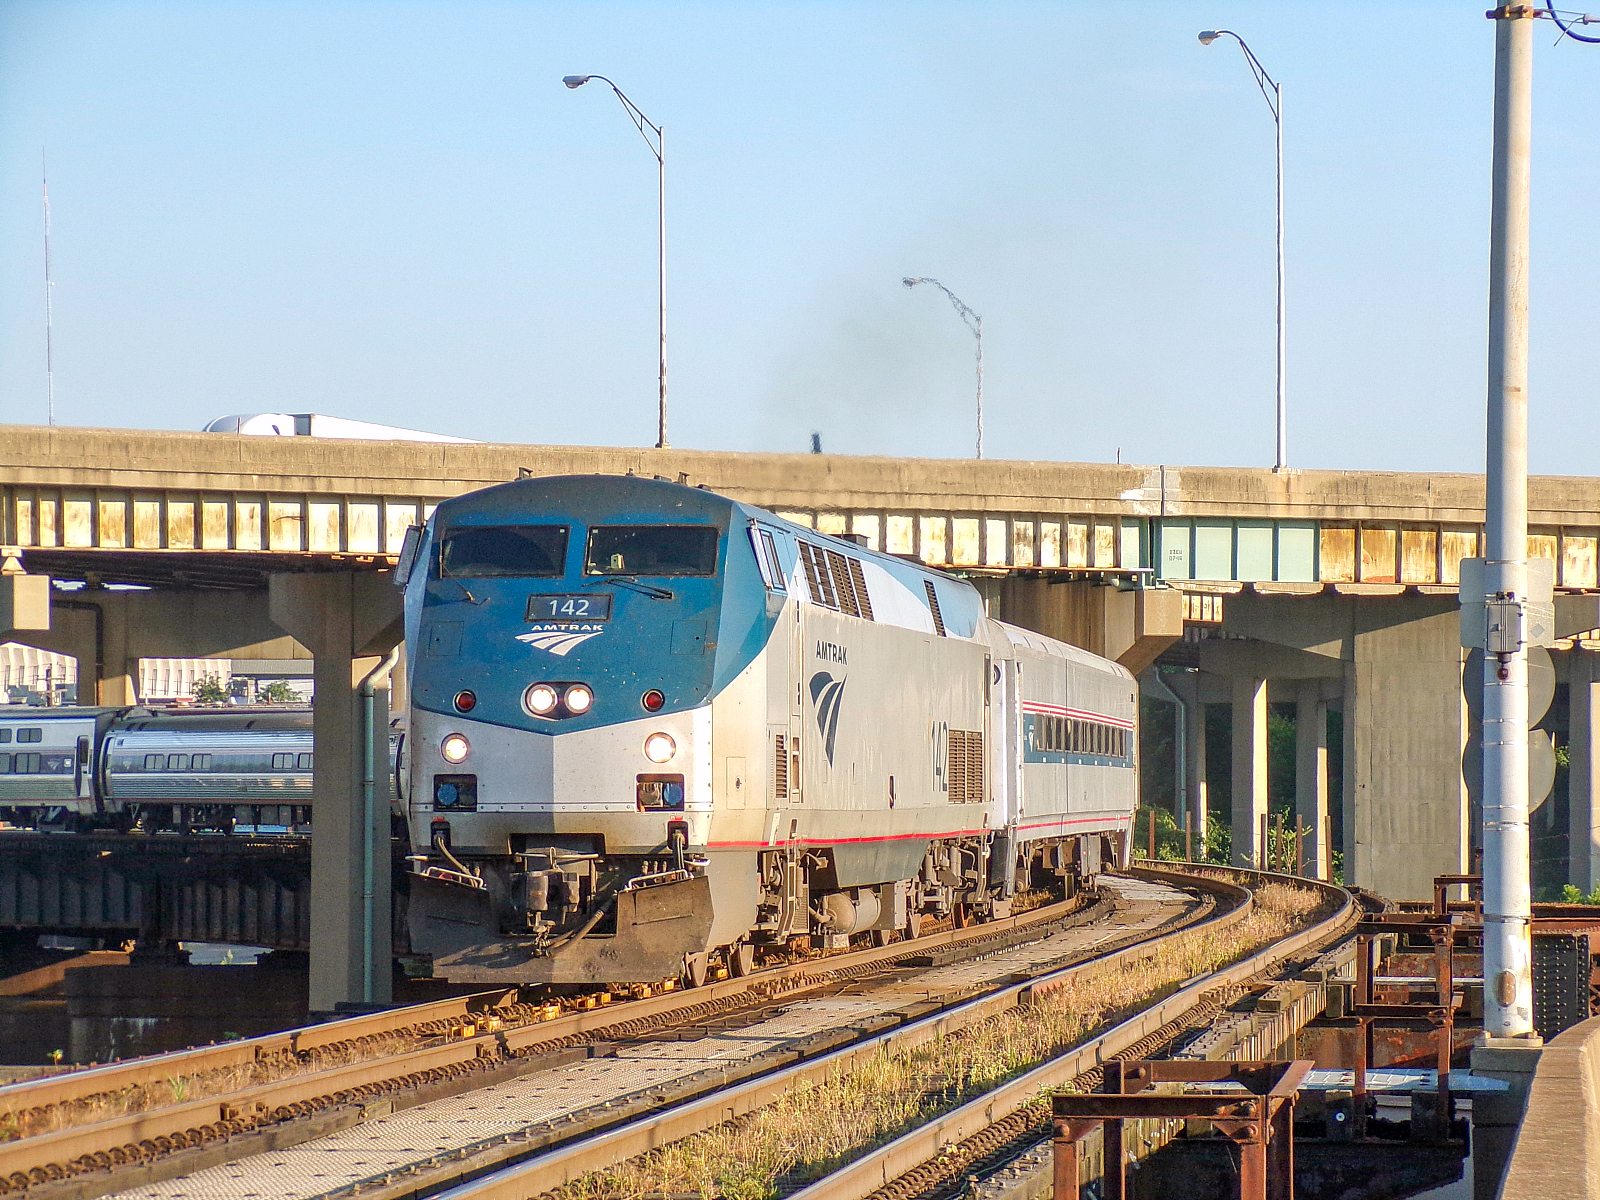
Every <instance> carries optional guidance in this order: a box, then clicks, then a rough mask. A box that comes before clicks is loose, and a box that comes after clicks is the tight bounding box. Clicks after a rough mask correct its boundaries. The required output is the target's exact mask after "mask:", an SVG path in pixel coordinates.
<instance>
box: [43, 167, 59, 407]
mask: <svg viewBox="0 0 1600 1200" xmlns="http://www.w3.org/2000/svg"><path fill="white" fill-rule="evenodd" d="M39 182H40V185H41V187H42V188H43V190H44V387H45V414H46V417H47V418H48V420H49V423H50V424H51V425H54V424H55V423H56V351H55V324H56V322H55V290H56V284H55V280H54V279H53V278H52V277H51V274H50V175H49V172H48V171H47V170H46V169H45V161H44V151H43V150H41V151H39Z"/></svg>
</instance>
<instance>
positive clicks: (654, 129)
mask: <svg viewBox="0 0 1600 1200" xmlns="http://www.w3.org/2000/svg"><path fill="white" fill-rule="evenodd" d="M591 79H598V80H599V81H600V82H601V83H603V84H605V85H606V86H607V87H609V88H610V89H611V90H612V91H613V92H615V93H616V94H617V99H618V100H620V101H622V107H623V110H624V111H625V112H627V114H628V118H629V119H630V120H631V121H632V122H633V123H634V126H635V127H636V128H637V129H638V130H639V135H640V136H641V137H643V138H644V144H645V145H646V146H649V147H650V153H651V154H653V155H655V159H656V238H657V241H656V247H657V298H658V308H659V313H660V330H661V372H660V399H659V402H658V408H657V414H656V449H658V450H665V449H667V135H666V131H665V130H664V129H662V127H661V126H659V125H657V124H656V123H655V122H653V121H652V120H650V118H649V117H647V116H645V115H644V113H643V112H642V111H640V109H639V106H638V105H637V104H635V103H634V102H633V101H632V100H630V99H628V97H627V94H626V93H625V92H623V90H622V89H621V88H619V87H618V86H617V85H616V84H614V83H612V82H611V80H609V79H607V78H606V77H605V76H604V75H568V76H565V77H564V78H563V79H562V80H561V82H562V83H564V84H566V85H567V86H568V87H569V88H581V87H582V86H583V85H584V84H586V83H588V82H589V81H590V80H591ZM652 134H654V135H655V140H654V141H651V135H652Z"/></svg>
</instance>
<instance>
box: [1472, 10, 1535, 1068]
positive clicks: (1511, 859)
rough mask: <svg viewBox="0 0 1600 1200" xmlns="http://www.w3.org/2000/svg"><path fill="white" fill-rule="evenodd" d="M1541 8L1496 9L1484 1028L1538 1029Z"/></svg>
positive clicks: (1493, 1033)
mask: <svg viewBox="0 0 1600 1200" xmlns="http://www.w3.org/2000/svg"><path fill="white" fill-rule="evenodd" d="M1535 12H1536V10H1535V9H1534V8H1533V7H1532V6H1531V5H1511V6H1507V7H1503V8H1497V9H1495V10H1493V11H1492V12H1490V13H1489V14H1488V15H1489V17H1490V19H1492V20H1493V21H1494V23H1495V51H1494V168H1493V209H1492V216H1491V218H1490V226H1489V397H1488V400H1489V403H1488V417H1489V420H1488V456H1487V464H1486V466H1487V481H1486V482H1487V491H1486V495H1485V510H1486V511H1485V517H1484V527H1485V544H1484V567H1483V581H1484V584H1483V588H1484V593H1485V595H1484V601H1485V608H1486V610H1487V613H1488V618H1487V620H1486V621H1485V630H1484V656H1483V671H1484V675H1483V927H1484V931H1483V932H1484V935H1483V967H1484V972H1483V974H1484V989H1483V1029H1484V1033H1485V1034H1487V1035H1488V1036H1490V1037H1502V1038H1503V1037H1527V1036H1529V1035H1531V1034H1532V1032H1533V972H1532V957H1533V956H1532V942H1531V940H1530V922H1531V920H1532V916H1533V907H1532V897H1531V894H1530V891H1529V881H1528V654H1527V643H1526V630H1527V601H1528V564H1527V557H1528V175H1529V154H1530V142H1531V136H1532V121H1531V109H1532V95H1531V92H1532V82H1533V29H1534V15H1535Z"/></svg>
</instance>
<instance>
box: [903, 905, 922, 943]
mask: <svg viewBox="0 0 1600 1200" xmlns="http://www.w3.org/2000/svg"><path fill="white" fill-rule="evenodd" d="M921 933H922V914H921V913H920V912H913V913H909V914H907V916H906V941H908V942H914V941H916V940H917V938H918V937H919V936H920V935H921Z"/></svg>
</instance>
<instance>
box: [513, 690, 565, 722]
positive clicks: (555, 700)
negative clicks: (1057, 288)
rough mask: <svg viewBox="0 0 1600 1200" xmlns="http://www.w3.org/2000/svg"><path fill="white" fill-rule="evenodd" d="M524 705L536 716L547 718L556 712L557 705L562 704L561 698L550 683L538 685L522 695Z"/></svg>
mask: <svg viewBox="0 0 1600 1200" xmlns="http://www.w3.org/2000/svg"><path fill="white" fill-rule="evenodd" d="M522 703H523V704H525V705H527V708H528V711H529V712H531V713H532V714H533V715H534V716H536V717H545V716H549V715H550V714H551V713H552V712H554V711H555V708H556V705H557V704H559V703H561V697H560V696H559V695H557V694H556V690H555V688H553V687H551V686H550V685H549V684H548V683H536V684H534V685H533V686H532V687H530V688H529V689H528V690H527V691H525V692H523V693H522Z"/></svg>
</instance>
